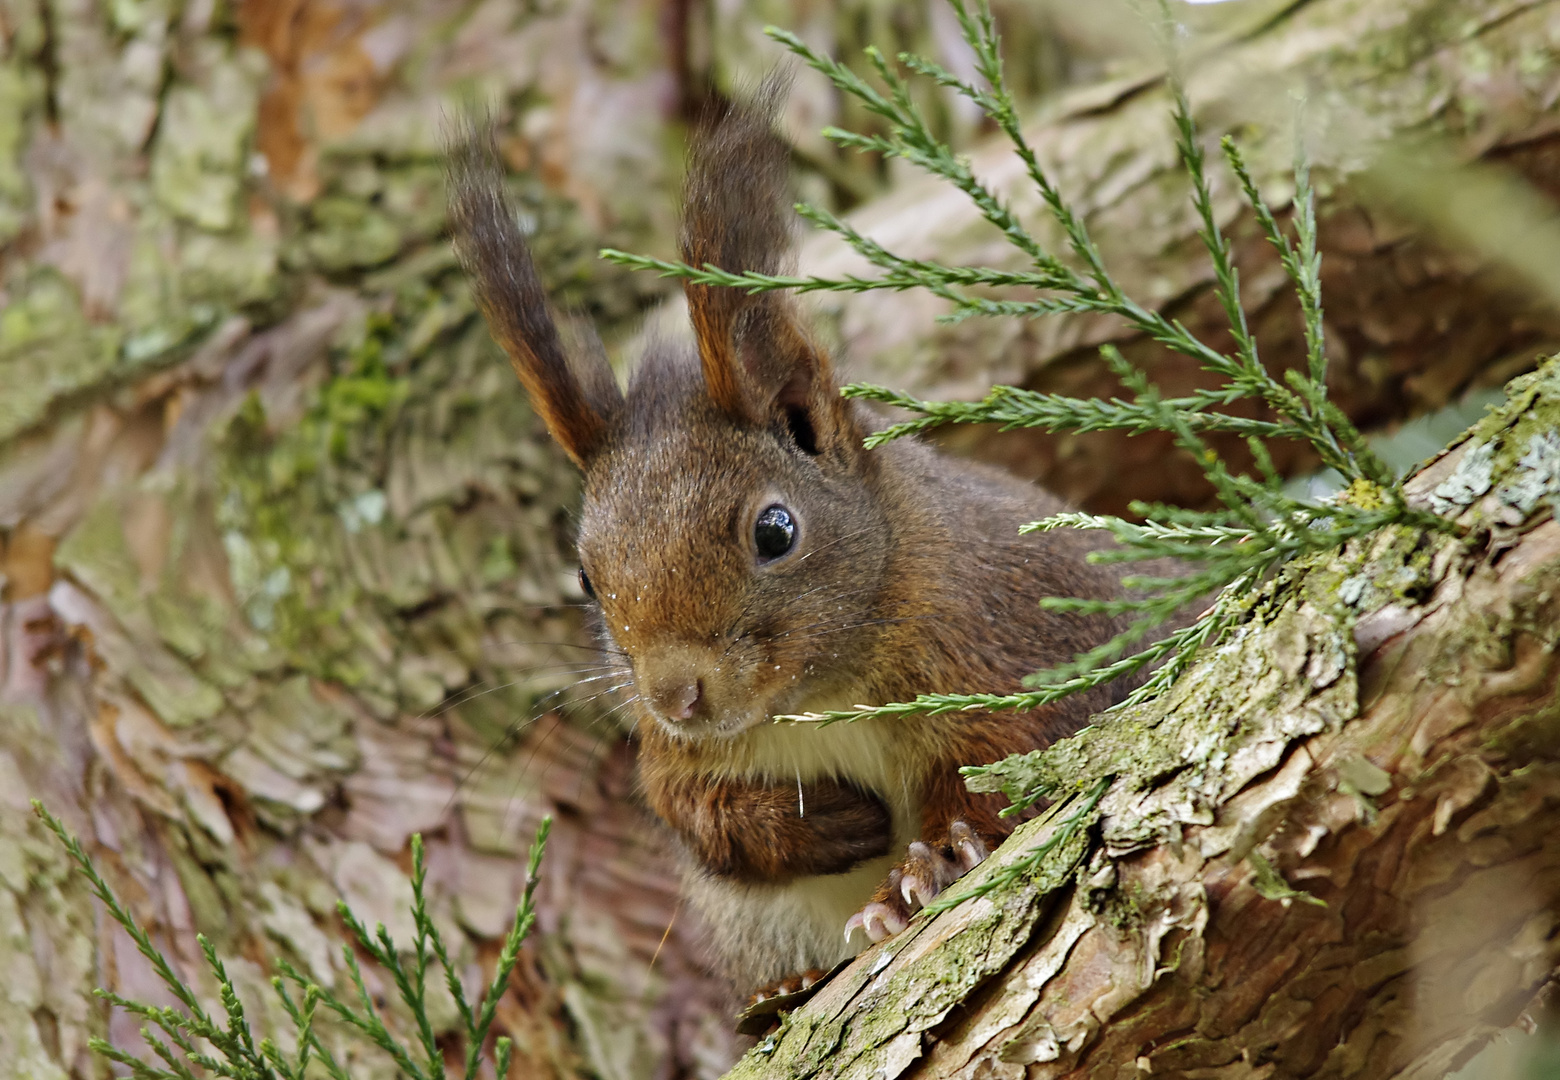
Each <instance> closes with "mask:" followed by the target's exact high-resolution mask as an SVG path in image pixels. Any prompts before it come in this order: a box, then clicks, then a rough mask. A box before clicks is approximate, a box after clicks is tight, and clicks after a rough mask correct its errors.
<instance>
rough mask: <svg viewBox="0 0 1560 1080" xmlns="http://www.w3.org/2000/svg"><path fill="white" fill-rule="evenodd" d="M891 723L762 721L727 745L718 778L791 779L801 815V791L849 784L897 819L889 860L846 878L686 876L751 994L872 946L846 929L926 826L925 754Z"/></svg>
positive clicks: (721, 950)
mask: <svg viewBox="0 0 1560 1080" xmlns="http://www.w3.org/2000/svg"><path fill="white" fill-rule="evenodd" d="M917 749H918V748H917V747H916V746H915V745H914V740H913V739H910V738H906V729H905V728H904V726H897V730H896V725H895V724H894V722H893V721H892V720H888V721H884V720H864V721H859V722H856V723H849V724H843V723H842V724H831V725H829V726H827V727H818V726H816V725H812V724H762V725H759V726H758V727H756V728H753V729H750V730H749V731H746V732H744V733H743V734H742V735H740V736H738V737H737V738H735V739H732V740H730V741H729V742H728V743H725V744H723V745H722V747H721V749H720V752H719V753H718V756H716V760H715V762H714V763H713V764H714V771H715V772H716V773H717V774H718V775H725V776H732V777H737V776H740V777H747V778H752V779H762V780H765V781H768V782H770V783H775V782H780V783H785V782H788V781H794V782H795V783H796V784H797V787H798V804H797V808H798V811H799V813H800V814H801V815H802V816H803V817H805V816H806V813H807V808H806V802H805V798H804V797H803V795H802V793H801V791H800V789H801V787H802V785H804V784H806V783H807V782H808V781H812V780H818V779H828V778H834V779H840V780H848V781H850V782H851V783H854V784H856V785H857V786H859V787H862V788H865V789H867V790H870V791H873V792H876V793H877V794H878V795H879V796H880V797H881V798H882V799H883V801H884V802H885V803H887V804H888V807H889V812H890V814H891V816H892V819H893V825H894V838H893V843H892V845H891V846H890V848H889V854H887V855H885V856H882V857H881V858H877V859H873V860H871V861H870V862H866V863H862V864H861V865H859V866H856V867H853V868H852V869H850V870H849V871H847V872H845V873H843V874H829V875H825V876H819V877H810V878H803V879H801V880H798V881H792V882H787V883H785V884H783V885H767V884H745V883H740V882H734V881H731V880H729V879H725V878H717V877H712V876H710V875H707V874H705V873H703V872H702V871H700V870H699V869H698V868H697V867H690V868H689V869H688V872H687V880H686V889H687V893H688V897H689V899H690V900H691V901H692V903H693V905H694V906H695V907H696V908H697V909H698V910H699V913H700V914H701V915H702V916H703V917H704V920H705V922H706V924H707V925H708V927H709V930H710V934H711V937H712V938H713V939H714V941H713V944H714V946H715V949H716V952H717V954H718V955H721V956H724V957H726V958H728V960H729V961H730V962H731V964H732V968H733V970H732V975H733V977H734V978H735V979H736V980H737V982H738V983H739V985H740V986H741V988H742V989H744V990H746V989H752V988H755V987H759V986H763V985H766V984H769V983H773V982H776V981H778V980H780V979H783V978H786V977H788V976H791V975H796V974H799V973H801V972H803V971H806V970H808V969H810V968H824V969H827V968H830V967H833V966H834V965H835V964H836V963H838V962H839V961H840V960H842V959H844V958H845V957H848V956H853V955H855V954H856V953H857V952H858V951H860V949H862V948H863V947H864V946H865V945H866V941H865V935H862V934H857V935H856V939H855V941H854V942H851V943H847V942H846V941H845V938H844V929H845V922H846V920H848V919H849V918H850V917H851V915H853V914H855V912H856V911H858V910H859V909H860V908H861V907H862V905H863V904H865V903H866V902H867V901H868V900H869V899H871V897H872V893H873V891H874V890H875V889H876V888H877V887H878V886H879V885H880V884H881V883H882V881H883V879H884V878H885V877H886V876H887V875H888V871H889V870H890V869H891V868H892V867H893V866H894V865H895V864H896V863H897V862H898V861H899V860H900V859H901V858H903V853H904V849H905V847H906V846H907V845H908V844H909V842H910V841H911V840H913V839H915V837H916V834H917V832H918V831H919V826H920V816H921V806H920V788H921V783H922V775H921V773H922V768H921V766H920V764H919V763H920V762H924V761H925V760H926V757H925V754H924V751H923V752H920V753H918V752H917Z"/></svg>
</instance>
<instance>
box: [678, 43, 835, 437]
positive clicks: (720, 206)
mask: <svg viewBox="0 0 1560 1080" xmlns="http://www.w3.org/2000/svg"><path fill="white" fill-rule="evenodd" d="M790 85H791V72H790V71H789V70H788V69H783V68H782V69H779V70H777V71H775V72H773V73H771V74H770V75H769V76H768V77H767V78H765V79H764V81H763V82H762V83H761V84H760V85H759V87H758V89H757V90H756V91H755V92H754V93H753V95H752V96H751V97H750V98H749V99H747V100H745V101H742V102H739V103H728V104H726V105H724V107H723V109H722V111H721V112H720V113H718V114H717V115H716V116H714V117H713V118H712V119H711V120H709V121H707V122H706V123H705V124H704V125H702V128H701V130H700V131H699V132H698V133H697V134H696V135H695V137H694V140H693V147H692V150H691V152H690V153H689V158H688V178H687V187H686V193H685V197H684V205H683V224H682V235H681V247H682V259H683V261H684V262H686V263H688V264H689V265H690V266H705V265H713V266H717V267H719V268H721V269H722V270H728V271H731V272H733V273H742V272H744V271H754V272H757V273H760V274H776V273H780V272H781V271H782V270H783V269H784V263H786V262H787V261H788V260H789V258H790V256H791V252H792V242H791V241H792V238H791V231H792V214H791V199H790V177H789V164H790V147H789V146H788V145H787V143H786V141H785V140H784V139H782V138H781V137H780V135H779V134H778V133H777V132H776V131H775V117H776V115H777V113H778V112H779V110H780V106H781V105H782V104H783V103H784V101H785V97H786V93H787V92H788V91H789V89H790ZM683 289H684V292H685V293H686V295H687V297H688V313H689V316H690V318H691V319H692V321H693V331H694V336H695V337H696V338H697V340H698V345H699V359H700V362H701V363H702V365H703V368H704V382H705V385H706V386H707V387H708V389H709V393H710V396H711V397H712V398H713V399H714V400H715V403H716V404H717V405H718V406H720V408H721V409H722V410H724V411H725V412H727V413H729V414H730V415H732V416H735V417H737V418H739V419H743V420H747V421H751V422H755V423H763V422H766V421H767V420H769V419H771V418H772V417H773V415H774V413H775V412H776V410H777V409H778V410H780V411H788V410H791V409H794V408H798V407H808V406H807V403H808V402H810V401H812V400H813V399H814V397H815V393H814V392H815V390H823V391H825V392H827V393H829V394H832V393H833V391H834V389H835V388H834V385H833V378H832V375H831V373H830V371H829V362H828V357H827V356H826V355H825V354H824V352H823V351H822V350H821V349H819V348H817V347H816V346H815V345H814V344H813V343H812V341H811V340H810V338H809V335H808V334H807V332H806V330H805V328H804V327H803V326H802V324H801V322H800V320H799V319H798V318H797V316H796V312H795V309H794V305H793V304H792V303H791V302H790V300H789V299H788V298H787V297H784V296H781V295H780V294H778V293H762V294H758V295H749V294H748V293H746V292H744V291H743V290H741V289H732V288H725V287H721V286H715V285H699V284H696V283H693V282H684V284H683Z"/></svg>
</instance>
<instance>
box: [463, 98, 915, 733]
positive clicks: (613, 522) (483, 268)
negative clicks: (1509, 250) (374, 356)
mask: <svg viewBox="0 0 1560 1080" xmlns="http://www.w3.org/2000/svg"><path fill="white" fill-rule="evenodd" d="M785 88H786V79H785V78H784V77H780V78H774V77H772V78H770V79H768V80H766V81H765V83H764V84H763V85H762V86H761V87H760V89H759V90H758V92H757V94H756V95H755V97H754V100H753V101H752V102H751V103H749V104H746V105H742V106H732V107H730V108H728V110H727V111H726V112H725V114H724V115H723V116H721V117H719V118H718V119H717V120H716V121H715V122H714V123H712V124H710V125H708V126H706V127H705V129H704V130H703V131H702V132H701V133H700V134H699V135H698V136H697V137H696V139H695V141H694V144H693V148H692V151H691V153H690V157H689V168H688V178H687V182H686V185H687V186H686V195H685V208H684V220H683V226H682V233H681V249H682V257H683V259H684V261H685V262H688V263H689V264H691V265H694V266H703V265H706V264H710V265H714V266H718V267H720V268H722V269H725V270H729V271H733V272H741V271H757V272H760V273H766V274H773V273H777V272H779V271H780V270H781V268H782V266H781V264H782V262H783V260H785V259H787V258H788V257H789V252H790V247H791V243H790V241H791V235H790V234H791V219H790V215H789V206H788V202H789V201H788V199H787V189H788V183H787V164H788V157H789V152H788V149H787V147H786V144H785V143H784V141H783V140H782V139H781V138H780V137H779V136H778V135H777V134H776V133H775V130H774V116H775V112H776V110H777V108H778V106H779V103H780V102H781V100H782V99H783V97H784V93H785ZM451 180H452V183H451V190H452V204H451V217H452V221H453V224H454V231H455V244H456V250H457V252H458V253H459V255H460V257H461V260H462V262H463V264H464V265H465V267H466V269H467V271H468V273H469V274H470V275H471V278H472V280H473V283H474V288H475V292H476V296H477V299H478V302H479V304H480V306H481V308H482V310H483V312H484V314H485V315H486V316H487V319H488V322H489V325H490V326H491V327H492V329H493V332H494V336H495V337H496V338H497V339H498V340H499V342H500V343H501V344H502V345H503V346H504V348H505V350H506V352H507V353H508V354H509V357H510V360H511V362H512V363H513V365H514V367H515V370H516V372H517V373H518V374H519V376H520V380H521V382H522V383H523V384H524V385H525V388H526V390H527V392H528V393H529V395H530V398H531V401H532V404H533V406H534V407H535V409H536V411H537V413H538V414H539V415H540V416H541V417H542V418H543V420H544V421H545V422H546V424H547V427H548V429H549V431H551V432H552V434H553V436H554V437H555V438H556V439H557V441H558V442H559V444H560V445H561V446H562V447H563V448H564V450H565V451H566V452H567V453H568V454H569V456H570V457H571V458H573V459H574V461H575V462H576V463H577V464H578V465H579V466H580V468H581V469H582V470H583V472H584V474H585V498H584V505H583V508H582V513H581V519H580V531H579V551H580V560H581V583H582V585H583V586H584V587H585V589H586V591H587V593H588V594H589V595H591V596H592V597H593V598H594V600H595V601H596V602H597V603H598V604H599V605H600V607H601V614H602V619H603V622H604V625H605V628H606V631H607V633H608V634H609V635H610V637H611V640H612V642H613V644H614V645H616V647H617V648H618V650H620V652H621V653H622V655H623V657H624V658H625V659H626V662H627V664H628V666H629V667H630V669H631V670H632V675H633V680H634V685H635V690H636V692H637V696H638V699H639V702H640V706H641V715H642V717H643V718H644V719H646V720H647V721H649V722H653V723H655V724H658V725H659V726H660V727H661V728H662V729H664V730H665V731H666V732H667V733H669V734H671V735H672V736H673V737H675V738H679V739H701V738H719V737H729V736H733V735H736V734H738V733H740V732H742V731H744V730H747V729H748V728H750V727H752V726H753V725H755V724H757V723H760V722H762V721H764V720H766V719H768V718H769V717H770V716H772V715H775V714H776V713H784V712H789V711H796V710H799V709H802V708H805V707H806V706H807V704H808V703H809V702H811V701H817V700H819V699H821V698H824V697H827V696H828V695H830V694H831V693H843V692H845V691H847V690H848V689H849V688H850V687H851V686H852V685H853V684H854V682H855V681H856V679H857V677H858V676H857V673H858V672H859V670H860V668H861V666H862V664H863V661H864V658H865V657H867V656H868V655H870V652H871V646H872V644H873V642H874V641H875V640H876V639H877V636H878V635H879V634H880V633H881V632H882V629H883V627H884V626H886V625H887V624H889V623H891V622H894V621H896V620H895V619H893V618H890V617H888V616H889V615H890V614H891V613H886V612H885V611H884V610H883V603H884V601H883V596H884V595H885V592H886V587H887V583H888V579H889V576H890V567H891V563H892V558H891V551H892V547H891V545H892V541H893V537H894V533H895V526H896V522H895V520H894V517H895V515H894V514H892V513H891V512H890V509H889V508H888V507H887V506H886V505H885V502H884V498H883V495H882V490H883V487H884V485H883V482H882V477H881V475H880V466H881V462H880V460H879V459H878V457H877V456H876V455H873V454H870V453H868V452H867V451H866V450H864V449H863V447H862V439H863V437H864V435H865V434H866V427H865V415H864V413H862V412H861V411H860V410H858V409H857V408H855V407H853V406H851V405H850V404H849V403H848V402H846V401H845V400H843V399H842V398H841V397H840V395H839V385H838V383H837V382H836V380H835V377H834V374H833V371H832V367H831V364H830V361H829V358H828V356H827V354H826V353H825V352H824V350H823V349H822V348H821V347H820V346H819V345H818V344H817V343H816V342H815V341H814V339H813V338H812V336H811V335H810V334H809V333H808V331H807V329H806V327H805V326H804V324H803V323H802V321H801V320H800V319H799V317H798V315H797V312H796V310H795V305H794V304H793V303H792V302H791V300H790V299H789V298H788V297H786V296H783V295H781V294H778V293H765V294H759V295H749V294H748V293H746V292H744V291H742V290H739V289H731V288H722V287H716V286H708V285H699V284H694V283H687V284H686V285H685V291H686V295H687V301H688V310H689V315H690V319H691V322H692V326H693V338H694V346H695V347H692V348H690V347H686V346H683V347H679V346H676V345H671V344H664V343H663V344H657V345H655V346H652V347H651V348H650V349H649V350H648V351H647V353H646V355H645V357H644V358H643V360H642V361H641V363H640V366H639V368H638V370H637V371H636V372H635V374H634V376H633V378H632V380H631V381H630V385H629V388H628V392H627V394H626V395H624V394H623V393H622V392H621V391H620V390H619V389H618V385H617V383H616V381H615V379H614V378H613V375H612V372H611V369H610V368H609V367H608V364H607V361H606V358H605V356H604V355H603V354H602V352H601V350H600V349H599V347H597V348H595V349H586V350H581V351H576V352H575V353H574V354H573V355H571V354H570V353H569V352H568V351H567V350H566V349H565V348H564V346H563V343H562V340H561V338H560V336H559V334H558V331H557V328H556V325H555V323H554V321H553V319H552V317H551V315H550V314H549V311H548V307H547V303H546V298H545V296H544V294H543V291H542V287H541V284H540V282H539V280H538V279H537V276H536V271H535V268H534V266H533V264H532V261H531V257H530V254H529V252H528V250H527V248H526V245H525V242H524V240H523V238H522V236H521V234H520V231H519V229H518V227H517V226H516V224H515V217H514V215H513V213H512V212H511V210H510V209H509V207H508V205H507V203H506V200H505V198H504V194H503V187H502V171H501V169H500V167H499V165H498V164H497V155H496V152H495V151H494V149H493V146H492V137H491V134H489V133H486V132H483V131H477V132H474V133H470V134H468V136H467V137H466V138H465V140H464V141H463V143H462V144H461V145H459V146H457V147H455V148H454V151H453V153H452V169H451Z"/></svg>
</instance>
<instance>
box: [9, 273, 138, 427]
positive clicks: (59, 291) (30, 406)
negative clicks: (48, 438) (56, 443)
mask: <svg viewBox="0 0 1560 1080" xmlns="http://www.w3.org/2000/svg"><path fill="white" fill-rule="evenodd" d="M120 336H121V332H120V331H119V330H118V329H117V328H116V327H114V326H112V325H108V324H103V323H93V322H91V321H90V320H89V319H88V318H87V316H86V313H85V312H84V311H83V310H82V307H81V300H80V298H79V296H78V295H77V293H76V289H75V287H74V286H73V285H72V284H71V283H70V282H69V281H67V280H66V279H65V278H64V277H63V276H62V275H60V274H59V273H58V272H56V271H55V270H52V269H49V268H46V267H45V268H38V269H36V270H34V271H33V272H32V273H31V274H29V275H28V276H27V277H25V278H24V279H22V280H20V281H16V282H14V283H10V288H9V296H8V297H7V302H6V305H5V308H4V310H3V311H0V386H4V387H5V388H6V389H5V393H4V394H0V441H4V440H5V439H8V438H10V437H11V436H13V435H15V434H17V433H18V432H21V431H24V430H26V429H28V428H30V427H32V426H33V425H34V424H36V423H38V422H39V421H40V420H42V419H43V418H44V416H45V415H47V412H48V409H49V407H50V405H52V404H53V402H54V401H55V399H56V398H59V397H61V396H64V395H67V394H72V393H75V392H77V391H80V390H82V389H84V388H86V387H89V386H91V385H93V384H94V383H96V382H98V381H99V380H101V379H103V378H104V377H105V376H106V375H108V374H109V373H110V372H111V371H113V370H114V367H115V365H116V362H117V360H118V351H119V343H120Z"/></svg>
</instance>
